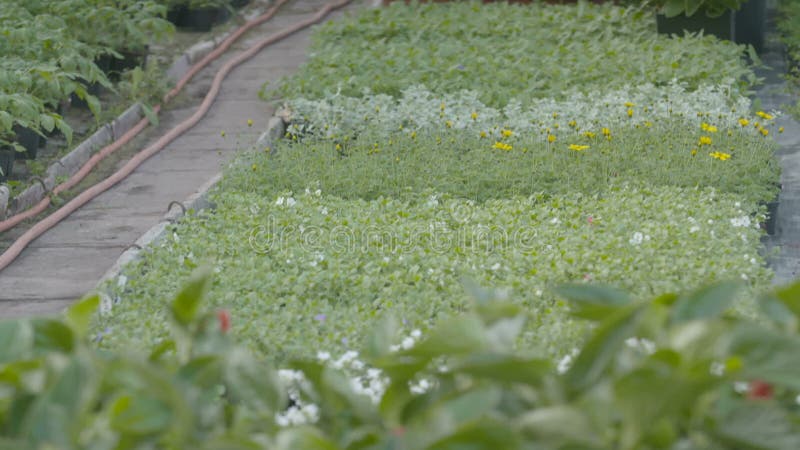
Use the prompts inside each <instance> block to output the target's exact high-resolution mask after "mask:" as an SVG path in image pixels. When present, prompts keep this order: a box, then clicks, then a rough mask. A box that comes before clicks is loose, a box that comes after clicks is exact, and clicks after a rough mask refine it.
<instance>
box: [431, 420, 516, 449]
mask: <svg viewBox="0 0 800 450" xmlns="http://www.w3.org/2000/svg"><path fill="white" fill-rule="evenodd" d="M520 444H521V443H520V438H519V437H518V436H517V434H516V433H514V432H513V430H512V429H511V428H510V426H509V424H508V422H506V421H500V420H497V419H491V418H483V419H481V420H478V421H475V422H470V423H466V424H463V425H461V426H460V427H458V428H457V429H455V430H453V431H452V432H450V433H449V434H448V435H447V436H444V437H442V438H440V439H439V440H437V441H436V442H433V443H432V444H430V445H429V446H428V447H426V448H427V449H428V450H463V449H503V450H506V449H507V450H513V449H516V448H520Z"/></svg>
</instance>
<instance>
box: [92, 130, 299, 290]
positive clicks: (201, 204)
mask: <svg viewBox="0 0 800 450" xmlns="http://www.w3.org/2000/svg"><path fill="white" fill-rule="evenodd" d="M286 125H287V124H286V123H285V122H284V121H283V119H282V118H280V117H278V116H277V115H276V116H273V117H272V118H270V120H269V122H268V123H267V130H266V131H264V132H263V133H262V134H261V136H260V137H259V138H258V141H257V143H256V148H257V149H263V148H267V147H269V148H272V146H273V145H274V143H275V141H277V140H278V139H281V138H282V137H283V134H284V133H285V132H286ZM221 179H222V172H220V173H217V174H216V175H215V176H214V177H212V178H211V179H210V180H208V181H207V182H206V183H205V184H203V185H202V186H201V187H200V188H199V189H198V190H197V191H196V192H195V193H194V194H192V195H190V196H189V197H187V198H186V200H184V201H183V202H182V203H181V205H182V206H183V208H171V209H170V210H169V211H168V212H167V213H166V214H164V217H163V218H162V219H161V221H160V222H159V223H157V224H156V225H154V226H153V227H152V228H150V229H149V230H147V231H146V232H145V233H144V234H143V235H142V236H141V237H139V239H137V240H136V242H135V243H134V244H133V245H131V247H130V248H128V249H127V250H125V252H123V253H122V255H120V257H119V258H118V259H117V261H116V262H115V263H114V265H113V266H112V267H111V268H110V269H109V270H108V271H107V272H106V273H105V274H104V275H103V276H102V277H101V278H100V281H98V283H97V286H96V290H98V291H102V288H103V284H104V283H105V282H107V281H108V280H113V279H115V278H117V277H118V276H119V275H121V273H122V270H123V269H124V268H125V266H126V265H127V264H129V263H131V262H132V261H135V260H136V259H137V258H138V257H139V255H140V253H141V252H142V251H144V250H145V249H146V248H147V247H148V246H152V245H155V244H157V243H158V241H159V240H161V239H162V238H163V237H164V235H165V234H166V232H167V227H169V226H170V225H172V224H173V223H175V222H177V221H178V220H180V219H181V218H182V217H184V216H185V215H186V212H188V211H190V210H193V211H202V210H204V209H214V208H215V205H214V204H213V203H211V202H210V201H209V200H208V193H209V191H211V189H212V188H213V187H214V186H216V185H217V183H218V182H219V181H220V180H221Z"/></svg>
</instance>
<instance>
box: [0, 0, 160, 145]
mask: <svg viewBox="0 0 800 450" xmlns="http://www.w3.org/2000/svg"><path fill="white" fill-rule="evenodd" d="M165 14H166V9H165V7H164V6H163V5H160V4H159V3H158V2H155V1H151V0H122V1H119V0H113V1H112V0H58V1H49V0H48V1H45V0H10V1H5V2H2V4H0V35H2V37H3V39H0V53H2V54H3V59H2V60H1V61H0V146H14V147H16V148H17V149H18V150H19V149H20V146H19V144H17V143H16V142H15V140H16V132H17V130H18V129H19V127H22V128H29V129H31V130H34V131H35V132H37V133H40V134H41V133H43V132H49V131H52V130H53V129H54V128H57V129H59V130H61V131H62V132H64V134H65V135H66V136H67V139H68V140H69V139H70V136H71V130H70V128H69V126H68V125H67V124H66V123H65V122H64V121H63V119H62V117H61V115H60V108H59V106H60V105H61V104H62V103H64V101H65V100H67V99H69V97H70V95H75V96H77V97H78V98H80V99H82V100H85V101H86V102H87V104H88V106H89V108H90V109H91V110H92V112H93V113H94V114H95V115H98V114H99V112H100V103H99V101H98V99H97V97H96V96H95V95H94V94H93V93H92V91H91V89H90V86H93V85H101V86H105V87H111V82H110V81H109V75H110V72H109V68H108V67H101V66H104V64H103V61H111V60H115V59H117V58H122V57H123V53H137V52H139V53H140V52H143V51H145V49H146V47H147V44H148V43H149V42H151V40H152V39H158V38H162V37H164V36H165V35H167V34H169V33H170V32H171V31H172V25H171V24H169V22H167V21H166V20H164V19H163V16H164V15H165Z"/></svg>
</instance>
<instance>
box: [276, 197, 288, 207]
mask: <svg viewBox="0 0 800 450" xmlns="http://www.w3.org/2000/svg"><path fill="white" fill-rule="evenodd" d="M285 201H286V199H285V198H284V197H278V200H276V201H275V204H276V205H278V206H282V205H283V203H284V202H285Z"/></svg>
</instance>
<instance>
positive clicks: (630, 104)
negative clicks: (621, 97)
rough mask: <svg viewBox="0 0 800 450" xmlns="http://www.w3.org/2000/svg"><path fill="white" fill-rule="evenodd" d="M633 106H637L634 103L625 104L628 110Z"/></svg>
mask: <svg viewBox="0 0 800 450" xmlns="http://www.w3.org/2000/svg"><path fill="white" fill-rule="evenodd" d="M631 106H636V105H634V104H633V103H631V102H625V107H626V108H630V107H631Z"/></svg>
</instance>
